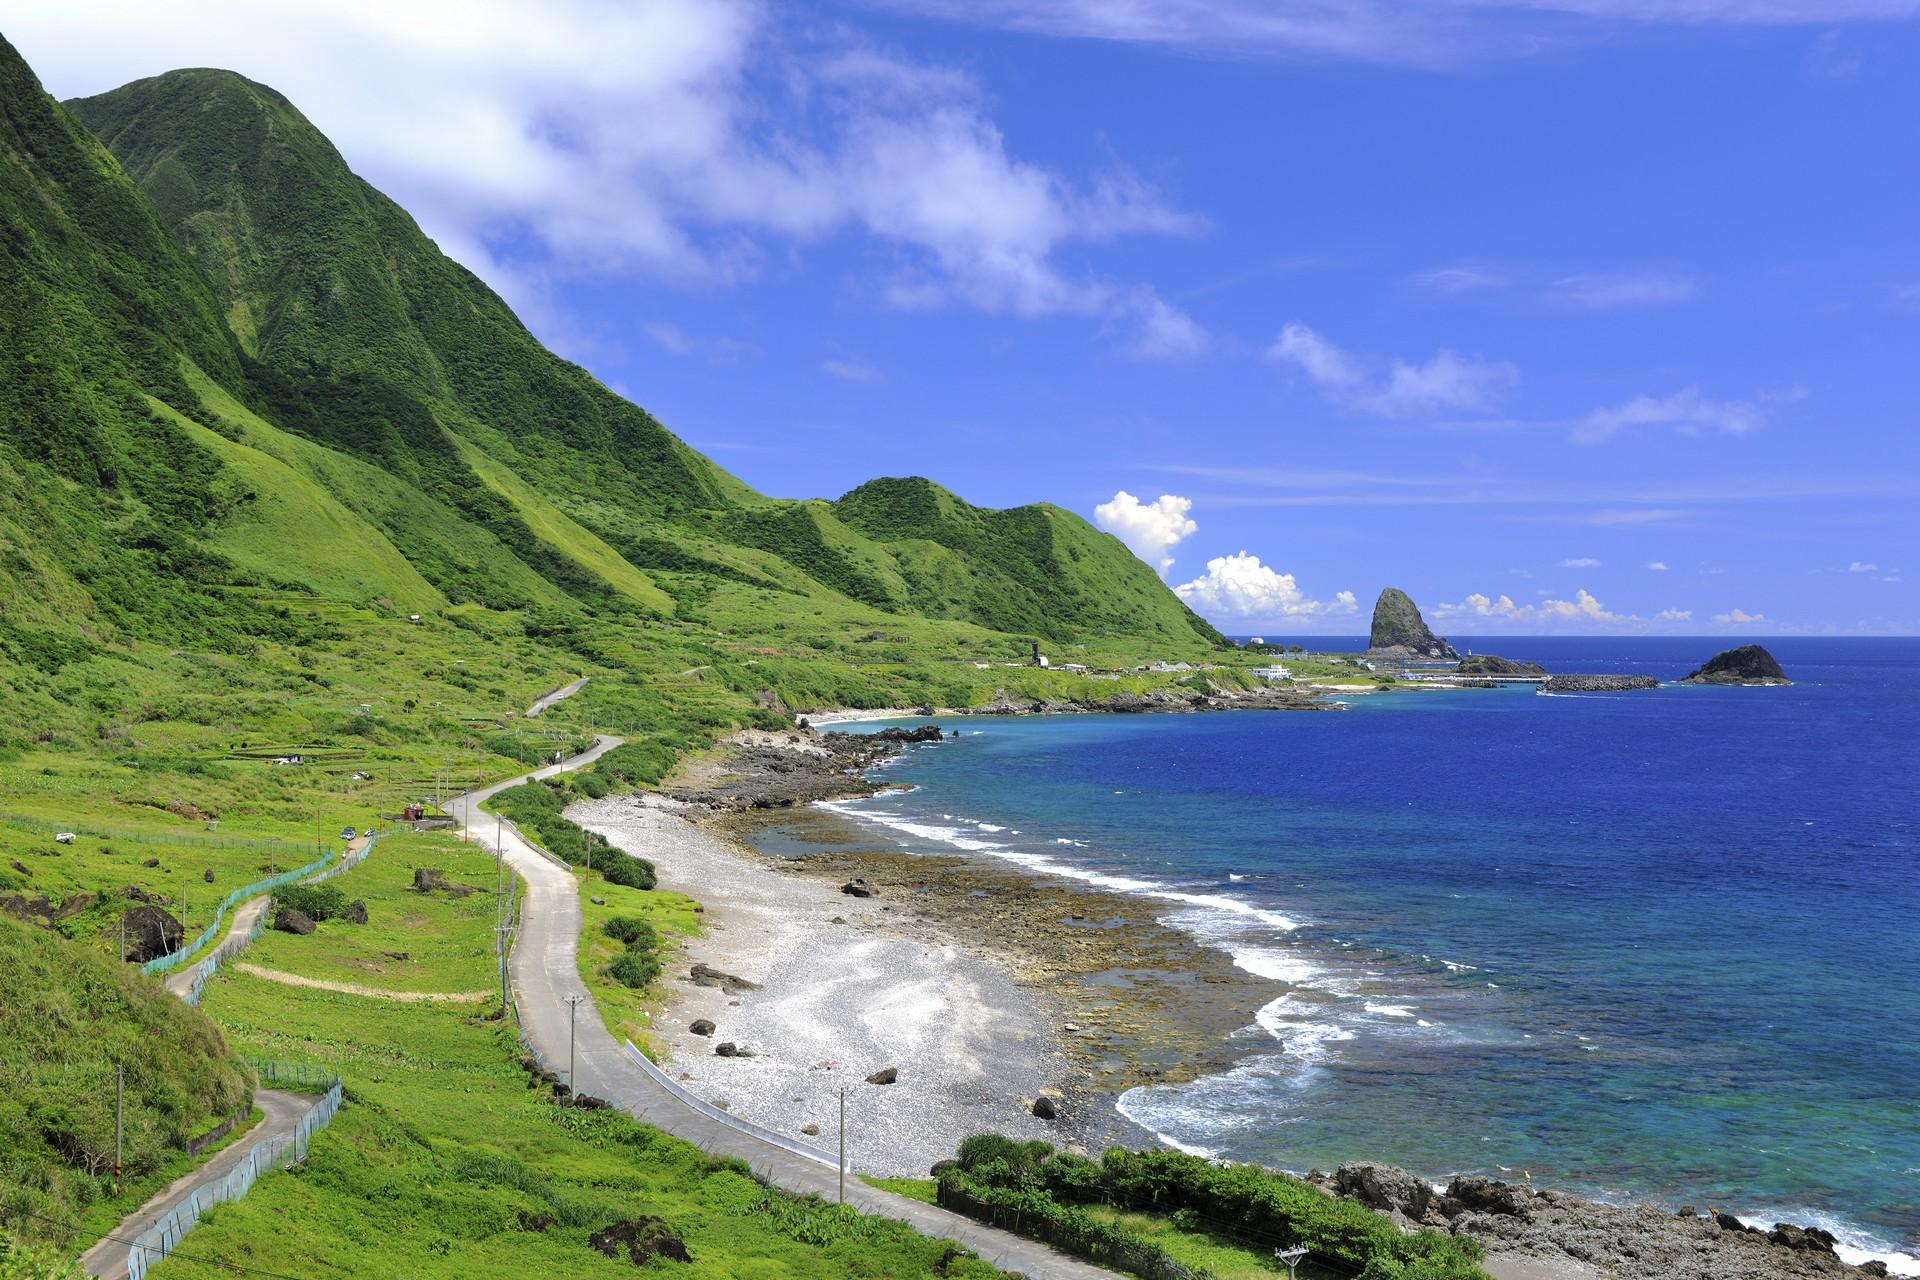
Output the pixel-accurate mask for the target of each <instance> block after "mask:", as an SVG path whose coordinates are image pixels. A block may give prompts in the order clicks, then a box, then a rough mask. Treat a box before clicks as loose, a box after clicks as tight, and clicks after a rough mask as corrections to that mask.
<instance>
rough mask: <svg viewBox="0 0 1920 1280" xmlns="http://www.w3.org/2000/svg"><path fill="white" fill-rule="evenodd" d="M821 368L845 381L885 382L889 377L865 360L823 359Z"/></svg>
mask: <svg viewBox="0 0 1920 1280" xmlns="http://www.w3.org/2000/svg"><path fill="white" fill-rule="evenodd" d="M820 368H821V370H822V371H824V372H826V373H830V374H832V375H833V376H834V377H836V378H839V379H840V380H841V381H843V382H885V381H886V380H887V377H886V375H885V374H883V373H881V372H880V371H879V370H878V369H876V368H874V367H873V366H872V365H870V364H868V363H867V362H866V361H865V360H822V361H821V362H820Z"/></svg>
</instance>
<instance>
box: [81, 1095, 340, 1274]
mask: <svg viewBox="0 0 1920 1280" xmlns="http://www.w3.org/2000/svg"><path fill="white" fill-rule="evenodd" d="M317 1101H318V1099H316V1098H314V1097H313V1096H311V1095H309V1094H304V1093H283V1092H281V1091H280V1090H278V1089H256V1090H254V1093H253V1102H254V1105H255V1106H257V1107H259V1108H260V1110H261V1111H262V1112H264V1113H265V1118H264V1119H263V1120H261V1121H260V1123H259V1124H257V1125H255V1126H254V1127H253V1128H251V1129H249V1130H248V1131H247V1133H246V1136H245V1137H243V1138H241V1139H240V1140H239V1141H238V1142H235V1143H233V1144H232V1145H231V1146H228V1147H226V1148H225V1149H223V1150H221V1151H219V1152H218V1153H216V1154H215V1155H214V1156H213V1157H212V1158H211V1159H209V1160H208V1161H207V1162H206V1163H205V1164H203V1165H201V1166H200V1167H199V1168H198V1169H195V1170H194V1171H193V1172H192V1173H188V1174H183V1175H182V1176H181V1177H179V1178H177V1179H175V1180H174V1181H173V1183H172V1184H171V1185H169V1186H168V1187H167V1188H166V1189H165V1190H163V1191H161V1192H159V1193H158V1194H156V1195H154V1196H152V1197H151V1198H149V1199H148V1201H147V1202H146V1203H145V1204H143V1205H141V1206H140V1207H139V1208H138V1209H135V1210H134V1211H133V1212H132V1213H130V1214H128V1215H127V1216H126V1217H125V1218H123V1219H121V1221H120V1225H119V1226H117V1227H115V1228H114V1229H113V1235H111V1236H110V1237H108V1238H106V1239H103V1240H101V1241H100V1242H99V1243H98V1244H96V1245H94V1246H93V1248H91V1249H89V1250H87V1251H86V1252H85V1253H83V1254H81V1255H80V1267H81V1269H82V1270H83V1271H85V1272H86V1273H87V1274H88V1275H90V1276H99V1277H100V1278H101V1280H126V1275H127V1250H128V1247H129V1246H130V1245H131V1244H132V1243H133V1241H134V1240H135V1239H137V1238H138V1237H139V1235H140V1233H141V1232H143V1231H146V1230H148V1229H149V1228H151V1227H153V1226H154V1225H155V1224H157V1223H158V1222H159V1221H160V1220H161V1219H162V1218H164V1217H166V1216H167V1214H169V1213H170V1212H172V1211H173V1208H174V1206H175V1205H177V1204H179V1203H180V1202H181V1201H183V1200H185V1199H186V1198H187V1197H188V1196H190V1195H192V1194H193V1193H194V1192H195V1191H197V1190H199V1189H200V1188H201V1187H204V1186H209V1185H211V1184H213V1183H216V1182H218V1181H219V1180H220V1179H222V1178H224V1177H226V1176H227V1175H228V1174H229V1173H231V1172H232V1171H233V1170H234V1169H235V1168H236V1167H237V1166H238V1165H239V1164H240V1163H241V1162H242V1161H243V1160H245V1159H246V1158H247V1155H248V1153H249V1152H251V1151H252V1150H253V1149H254V1148H255V1147H256V1146H258V1145H259V1144H260V1143H262V1142H265V1141H268V1140H269V1139H272V1138H280V1137H288V1136H291V1135H292V1133H293V1131H294V1128H295V1126H297V1125H298V1124H299V1123H300V1117H302V1116H304V1115H305V1114H307V1111H308V1109H309V1108H311V1107H312V1106H313V1105H314V1104H315V1103H316V1102H317Z"/></svg>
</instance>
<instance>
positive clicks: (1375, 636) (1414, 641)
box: [1367, 587, 1460, 661]
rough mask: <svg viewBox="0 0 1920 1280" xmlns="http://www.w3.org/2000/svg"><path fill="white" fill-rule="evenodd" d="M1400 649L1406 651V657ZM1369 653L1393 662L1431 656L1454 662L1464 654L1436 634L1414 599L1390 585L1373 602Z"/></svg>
mask: <svg viewBox="0 0 1920 1280" xmlns="http://www.w3.org/2000/svg"><path fill="white" fill-rule="evenodd" d="M1399 650H1405V651H1406V655H1407V656H1406V657H1405V658H1402V657H1401V656H1400V654H1399V652H1398V651H1399ZM1367 652H1368V655H1369V656H1377V657H1382V658H1386V659H1387V660H1389V661H1411V660H1414V659H1428V660H1432V661H1450V660H1453V659H1456V658H1458V657H1459V656H1460V655H1459V653H1458V652H1456V651H1455V650H1454V647H1453V646H1452V645H1450V644H1448V643H1447V642H1446V641H1445V640H1442V639H1441V638H1440V637H1439V636H1436V635H1435V634H1433V632H1432V631H1431V630H1429V629H1428V627H1427V620H1426V619H1425V618H1423V617H1421V616H1420V610H1419V608H1418V606H1416V605H1415V604H1414V603H1413V598H1412V597H1411V596H1409V595H1408V594H1407V593H1406V592H1404V591H1402V590H1401V589H1400V588H1398V587H1388V588H1387V589H1386V590H1384V591H1382V592H1381V593H1380V598H1379V599H1378V600H1376V601H1374V604H1373V630H1372V632H1371V633H1370V634H1369V636H1368V639H1367Z"/></svg>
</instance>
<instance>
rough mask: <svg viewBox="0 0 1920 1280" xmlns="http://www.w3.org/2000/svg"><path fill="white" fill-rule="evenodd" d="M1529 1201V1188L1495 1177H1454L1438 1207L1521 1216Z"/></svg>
mask: <svg viewBox="0 0 1920 1280" xmlns="http://www.w3.org/2000/svg"><path fill="white" fill-rule="evenodd" d="M1343 1167H1344V1166H1343ZM1396 1172H1398V1171H1396ZM1409 1176H1411V1175H1409ZM1532 1201H1533V1193H1532V1192H1531V1191H1528V1190H1527V1189H1526V1188H1525V1187H1516V1186H1514V1185H1513V1184H1512V1183H1510V1182H1502V1181H1500V1180H1499V1179H1498V1178H1455V1179H1454V1180H1453V1181H1452V1182H1450V1183H1448V1184H1447V1195H1446V1200H1445V1202H1444V1203H1443V1204H1442V1206H1441V1208H1442V1210H1443V1211H1447V1212H1448V1216H1449V1217H1454V1216H1457V1215H1459V1214H1462V1213H1491V1214H1499V1215H1500V1216H1502V1217H1508V1218H1524V1217H1526V1216H1527V1212H1528V1210H1529V1209H1530V1208H1531V1207H1532Z"/></svg>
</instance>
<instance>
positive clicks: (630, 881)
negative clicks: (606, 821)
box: [594, 847, 659, 889]
mask: <svg viewBox="0 0 1920 1280" xmlns="http://www.w3.org/2000/svg"><path fill="white" fill-rule="evenodd" d="M594 864H595V865H596V866H598V867H599V868H600V870H601V871H602V872H604V873H605V874H606V877H607V879H608V880H609V881H611V882H612V883H614V884H621V885H625V886H626V887H627V888H629V889H651V888H653V886H654V885H655V884H657V883H658V882H659V881H658V878H657V877H656V876H655V875H654V873H653V864H652V863H651V862H648V861H647V860H646V859H645V858H636V857H634V856H633V855H632V854H630V853H621V852H620V851H619V850H618V849H613V848H611V847H610V848H609V849H608V850H607V851H606V852H605V853H602V854H597V855H595V857H594Z"/></svg>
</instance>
